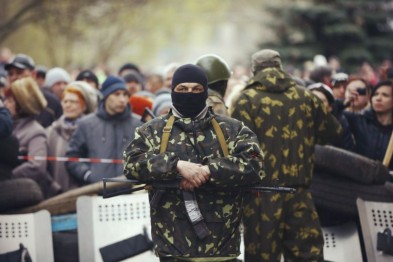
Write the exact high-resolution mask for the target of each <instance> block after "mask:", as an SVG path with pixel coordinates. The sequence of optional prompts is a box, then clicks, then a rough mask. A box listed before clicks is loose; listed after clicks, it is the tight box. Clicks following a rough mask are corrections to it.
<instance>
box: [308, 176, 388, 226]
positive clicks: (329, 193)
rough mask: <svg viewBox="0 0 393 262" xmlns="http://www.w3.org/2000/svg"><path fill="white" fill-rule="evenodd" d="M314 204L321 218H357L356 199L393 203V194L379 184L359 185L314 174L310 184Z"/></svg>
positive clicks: (350, 181)
mask: <svg viewBox="0 0 393 262" xmlns="http://www.w3.org/2000/svg"><path fill="white" fill-rule="evenodd" d="M311 192H312V195H313V199H314V203H315V205H316V207H317V210H319V211H321V212H318V213H319V214H320V216H321V220H325V219H324V218H323V217H322V216H323V214H328V215H331V214H335V215H336V217H341V218H343V219H345V218H347V219H348V220H349V219H354V218H357V217H358V211H357V206H356V199H357V198H358V197H360V198H362V199H364V200H369V201H380V202H393V193H392V192H391V191H390V190H389V189H388V188H387V187H386V186H385V185H380V184H369V185H365V184H361V183H358V182H355V181H353V180H350V179H346V178H341V177H337V176H335V175H331V174H330V173H329V174H327V173H319V172H316V173H314V177H313V179H312V183H311Z"/></svg>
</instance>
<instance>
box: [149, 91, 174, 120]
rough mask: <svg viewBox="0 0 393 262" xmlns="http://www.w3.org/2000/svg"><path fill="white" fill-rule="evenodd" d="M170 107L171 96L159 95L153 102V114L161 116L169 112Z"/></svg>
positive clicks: (167, 94)
mask: <svg viewBox="0 0 393 262" xmlns="http://www.w3.org/2000/svg"><path fill="white" fill-rule="evenodd" d="M171 107H172V97H171V94H169V93H166V94H161V95H159V96H156V98H155V99H154V101H153V114H154V115H155V116H162V115H165V114H167V113H168V112H169V110H170V109H171Z"/></svg>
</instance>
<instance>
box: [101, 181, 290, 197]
mask: <svg viewBox="0 0 393 262" xmlns="http://www.w3.org/2000/svg"><path fill="white" fill-rule="evenodd" d="M102 181H103V183H104V188H103V193H102V197H103V198H110V197H115V196H119V195H124V194H130V193H132V192H136V191H140V190H148V189H149V187H153V188H157V189H164V190H165V189H176V188H179V182H180V180H171V181H165V182H164V181H160V182H151V183H144V182H141V181H138V180H134V179H122V178H104V179H103V180H102ZM107 183H122V184H131V187H130V188H129V189H122V190H118V191H115V192H109V191H108V188H109V187H108V186H107ZM133 185H136V186H138V185H139V186H138V187H133ZM198 190H217V191H241V190H243V191H257V192H280V193H294V192H295V191H296V189H295V188H292V187H279V186H273V187H269V186H258V185H253V186H242V187H217V186H213V185H210V184H205V185H203V186H201V187H200V188H198Z"/></svg>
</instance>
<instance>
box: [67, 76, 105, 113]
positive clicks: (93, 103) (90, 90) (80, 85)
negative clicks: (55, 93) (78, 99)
mask: <svg viewBox="0 0 393 262" xmlns="http://www.w3.org/2000/svg"><path fill="white" fill-rule="evenodd" d="M70 89H71V90H77V91H78V92H79V93H80V94H81V95H82V97H83V101H84V102H85V105H86V111H85V113H86V114H89V113H91V112H94V111H95V109H96V107H97V103H98V94H97V93H96V90H95V88H94V87H92V86H90V85H89V84H88V83H86V82H83V81H74V82H71V83H69V84H68V85H67V87H66V88H65V90H64V94H65V93H66V92H67V91H68V90H70ZM97 92H98V91H97Z"/></svg>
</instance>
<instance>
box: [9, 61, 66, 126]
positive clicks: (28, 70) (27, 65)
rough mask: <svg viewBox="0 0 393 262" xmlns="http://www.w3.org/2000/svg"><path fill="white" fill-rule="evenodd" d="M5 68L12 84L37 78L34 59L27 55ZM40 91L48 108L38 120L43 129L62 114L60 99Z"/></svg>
mask: <svg viewBox="0 0 393 262" xmlns="http://www.w3.org/2000/svg"><path fill="white" fill-rule="evenodd" d="M4 68H5V70H6V71H7V73H8V80H9V82H10V84H11V83H13V82H14V81H16V80H18V79H22V78H24V77H31V78H33V79H35V77H36V72H35V62H34V60H33V58H31V57H30V56H28V55H25V54H17V55H16V56H15V57H14V58H13V60H12V61H11V62H9V63H8V64H6V65H5V67H4ZM40 91H41V92H42V94H43V95H44V97H45V100H46V101H47V106H46V107H45V108H44V109H43V110H41V112H40V113H39V114H38V115H37V116H36V119H37V121H38V123H40V124H41V125H42V126H43V127H48V126H50V125H51V124H52V122H53V121H55V120H56V119H57V118H59V117H60V116H61V114H62V109H61V105H60V99H59V98H57V97H56V96H55V95H54V94H52V93H51V92H49V91H48V90H46V89H45V88H43V89H40Z"/></svg>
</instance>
